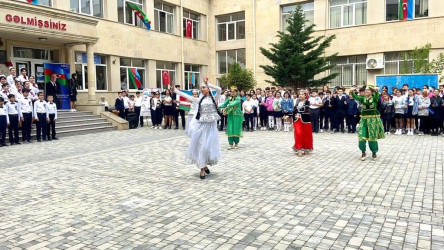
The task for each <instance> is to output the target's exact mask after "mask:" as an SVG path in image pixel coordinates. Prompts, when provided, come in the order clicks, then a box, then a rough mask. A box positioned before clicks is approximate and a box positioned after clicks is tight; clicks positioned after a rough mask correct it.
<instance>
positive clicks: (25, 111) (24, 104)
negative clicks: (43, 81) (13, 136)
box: [18, 96, 33, 142]
mask: <svg viewBox="0 0 444 250" xmlns="http://www.w3.org/2000/svg"><path fill="white" fill-rule="evenodd" d="M18 102H19V104H20V113H21V116H20V118H23V122H22V140H23V142H24V141H28V142H31V125H32V111H33V109H32V99H31V98H30V97H29V96H28V97H23V98H22V99H20V100H19V101H18Z"/></svg>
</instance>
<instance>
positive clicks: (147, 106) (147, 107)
mask: <svg viewBox="0 0 444 250" xmlns="http://www.w3.org/2000/svg"><path fill="white" fill-rule="evenodd" d="M150 99H151V98H150V97H149V96H148V95H143V97H142V104H141V107H140V126H141V127H143V124H144V118H145V117H148V116H150V115H151V100H150Z"/></svg>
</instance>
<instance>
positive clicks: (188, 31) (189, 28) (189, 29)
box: [185, 19, 193, 38]
mask: <svg viewBox="0 0 444 250" xmlns="http://www.w3.org/2000/svg"><path fill="white" fill-rule="evenodd" d="M186 20H187V27H186V35H185V36H186V37H188V38H192V37H193V21H192V20H191V19H186Z"/></svg>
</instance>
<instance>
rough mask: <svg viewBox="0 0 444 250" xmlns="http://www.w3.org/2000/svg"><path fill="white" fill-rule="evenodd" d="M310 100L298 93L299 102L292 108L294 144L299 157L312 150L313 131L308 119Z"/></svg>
mask: <svg viewBox="0 0 444 250" xmlns="http://www.w3.org/2000/svg"><path fill="white" fill-rule="evenodd" d="M309 110H310V102H309V101H308V100H307V99H306V96H305V94H304V93H301V94H299V102H298V104H297V105H296V106H295V107H294V110H293V128H294V146H293V150H294V151H295V152H296V153H297V155H298V156H299V157H301V156H302V155H303V154H308V153H309V152H311V151H312V150H313V132H312V127H311V121H310V113H309Z"/></svg>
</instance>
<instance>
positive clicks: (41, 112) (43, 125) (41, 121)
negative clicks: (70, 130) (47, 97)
mask: <svg viewBox="0 0 444 250" xmlns="http://www.w3.org/2000/svg"><path fill="white" fill-rule="evenodd" d="M38 97H39V100H38V101H36V102H34V113H33V117H34V120H35V121H36V122H37V141H38V142H41V141H42V138H43V140H44V141H46V132H47V131H46V129H47V124H48V122H49V116H48V106H47V103H46V102H45V101H44V100H43V92H40V93H39V94H38Z"/></svg>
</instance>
